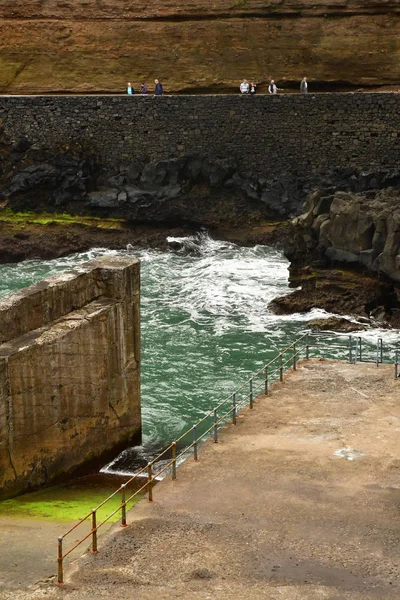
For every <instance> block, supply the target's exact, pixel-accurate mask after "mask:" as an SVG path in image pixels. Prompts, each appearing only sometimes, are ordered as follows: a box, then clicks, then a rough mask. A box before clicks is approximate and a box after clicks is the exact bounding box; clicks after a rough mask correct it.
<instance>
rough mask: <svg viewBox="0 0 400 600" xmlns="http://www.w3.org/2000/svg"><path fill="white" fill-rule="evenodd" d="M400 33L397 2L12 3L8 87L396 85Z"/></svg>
mask: <svg viewBox="0 0 400 600" xmlns="http://www.w3.org/2000/svg"><path fill="white" fill-rule="evenodd" d="M250 32H251V34H249V33H250ZM399 33H400V7H399V5H398V3H397V2H396V1H395V0H387V1H386V2H385V1H382V0H344V1H343V0H232V1H231V0H216V1H215V2H209V1H208V0H188V1H186V2H184V3H182V2H177V0H156V1H154V2H146V3H144V2H143V1H142V0H133V1H131V2H128V1H127V0H104V1H102V2H101V3H99V2H97V1H96V0H88V1H86V2H83V1H82V2H75V1H74V2H58V1H57V0H44V1H41V2H39V1H32V2H24V1H22V0H3V1H2V3H1V6H0V66H1V69H0V90H1V91H3V92H5V91H7V93H41V92H50V91H52V92H58V91H62V92H65V91H75V92H98V91H113V92H115V91H118V90H121V91H123V89H124V87H125V83H126V81H127V80H128V79H129V80H131V81H132V82H135V87H136V89H138V88H139V84H140V82H141V81H146V82H147V83H148V84H150V88H151V86H152V85H153V81H154V79H155V77H158V78H161V79H163V82H164V84H165V87H166V89H167V90H169V91H174V92H179V91H232V90H233V89H234V90H236V89H237V87H238V82H239V81H240V80H241V78H242V77H248V78H254V79H255V80H256V81H257V82H259V83H260V84H262V85H261V88H262V87H263V86H264V89H266V83H267V81H268V79H270V78H271V77H273V78H274V79H276V80H279V81H280V83H281V87H284V88H285V87H288V86H290V85H295V86H296V88H298V83H299V81H300V79H301V78H302V77H303V76H304V75H305V74H307V75H309V77H310V79H311V80H315V81H318V82H325V83H336V84H337V83H340V84H352V85H356V86H360V85H366V86H368V85H373V86H377V85H382V84H395V85H396V84H398V82H399V80H400V60H399V59H400V49H399V47H398V44H397V40H398V38H399ZM132 56H134V57H135V59H134V60H132Z"/></svg>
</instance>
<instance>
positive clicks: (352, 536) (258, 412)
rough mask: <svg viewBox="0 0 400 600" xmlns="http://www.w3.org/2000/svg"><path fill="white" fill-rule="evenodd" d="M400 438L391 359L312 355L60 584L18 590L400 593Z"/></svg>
mask: <svg viewBox="0 0 400 600" xmlns="http://www.w3.org/2000/svg"><path fill="white" fill-rule="evenodd" d="M399 435H400V381H394V379H393V370H392V368H391V367H389V366H380V367H379V368H376V366H374V365H368V364H357V365H349V364H346V363H339V362H334V361H327V360H310V361H307V362H306V361H304V362H302V363H300V364H299V366H298V370H297V371H296V372H290V373H288V374H287V376H286V379H285V383H284V384H283V385H282V384H279V383H276V384H274V386H273V389H272V393H271V395H270V396H269V397H265V396H261V397H259V398H258V399H257V401H256V403H255V407H254V410H252V411H250V410H249V409H245V410H244V411H242V412H241V413H240V417H239V418H238V423H237V425H236V426H233V425H230V424H229V425H227V426H225V427H224V428H223V430H221V432H220V438H219V443H218V444H213V443H212V442H207V443H206V444H205V445H204V446H203V447H202V448H201V450H200V453H199V459H200V460H199V462H197V463H195V462H194V461H193V459H192V458H189V459H188V460H187V461H186V463H184V464H183V465H182V466H180V467H179V469H178V472H177V480H176V481H171V480H170V479H168V480H164V481H163V482H161V483H160V484H158V485H157V486H156V487H155V489H154V502H153V503H148V502H147V501H146V500H144V501H142V502H140V503H139V504H138V505H137V506H136V507H135V508H134V509H133V510H131V511H130V513H129V515H128V516H129V526H128V527H127V528H126V529H121V528H119V527H118V526H114V527H113V529H112V530H111V531H110V533H109V534H108V535H107V536H106V537H105V538H103V542H102V544H101V547H100V552H99V553H98V554H97V555H94V556H89V555H88V556H85V557H83V558H81V559H80V560H79V561H78V562H76V563H75V566H74V568H73V569H71V568H70V570H69V573H68V574H67V578H66V584H65V585H64V586H62V588H60V587H58V588H57V587H56V586H54V585H51V584H47V585H46V584H41V585H39V586H38V587H37V588H36V590H33V591H32V590H31V591H30V592H29V593H28V592H26V593H22V592H16V593H15V592H14V593H13V595H12V596H10V597H12V598H13V599H14V600H15V599H22V598H42V597H46V598H57V599H58V598H59V597H63V598H68V600H78V599H79V600H81V599H86V598H88V599H89V598H90V599H92V598H124V599H133V598H135V600H150V599H151V600H154V599H157V600H161V599H165V600H167V599H168V600H169V599H172V598H173V599H182V600H186V599H187V600H189V599H191V600H206V599H210V600H211V599H212V600H228V599H229V600H232V599H234V600H242V599H243V600H255V599H257V600H258V599H268V600H317V599H318V600H319V599H324V600H325V599H328V600H372V599H374V600H391V599H397V600H398V598H399V597H400V585H399V584H400V579H399V562H400V550H399V548H400V544H399V542H400V520H399V507H400V451H399Z"/></svg>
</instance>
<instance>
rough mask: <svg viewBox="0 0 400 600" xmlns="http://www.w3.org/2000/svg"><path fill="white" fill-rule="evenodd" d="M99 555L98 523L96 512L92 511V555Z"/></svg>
mask: <svg viewBox="0 0 400 600" xmlns="http://www.w3.org/2000/svg"><path fill="white" fill-rule="evenodd" d="M96 553H97V523H96V510H95V509H93V510H92V554H96Z"/></svg>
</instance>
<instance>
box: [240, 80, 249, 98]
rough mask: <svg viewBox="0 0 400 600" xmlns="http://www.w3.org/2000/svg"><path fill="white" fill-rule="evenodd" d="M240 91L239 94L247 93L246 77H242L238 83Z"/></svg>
mask: <svg viewBox="0 0 400 600" xmlns="http://www.w3.org/2000/svg"><path fill="white" fill-rule="evenodd" d="M240 93H241V94H248V93H249V83H248V81H247V79H243V81H242V83H241V84H240Z"/></svg>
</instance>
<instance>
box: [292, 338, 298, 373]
mask: <svg viewBox="0 0 400 600" xmlns="http://www.w3.org/2000/svg"><path fill="white" fill-rule="evenodd" d="M296 359H297V356H296V344H293V371H295V370H296V363H297V360H296Z"/></svg>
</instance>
